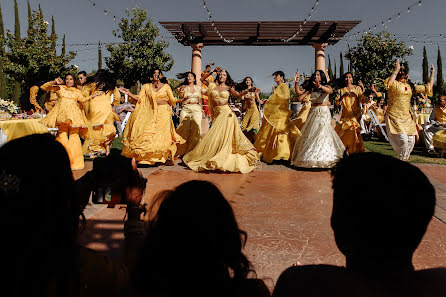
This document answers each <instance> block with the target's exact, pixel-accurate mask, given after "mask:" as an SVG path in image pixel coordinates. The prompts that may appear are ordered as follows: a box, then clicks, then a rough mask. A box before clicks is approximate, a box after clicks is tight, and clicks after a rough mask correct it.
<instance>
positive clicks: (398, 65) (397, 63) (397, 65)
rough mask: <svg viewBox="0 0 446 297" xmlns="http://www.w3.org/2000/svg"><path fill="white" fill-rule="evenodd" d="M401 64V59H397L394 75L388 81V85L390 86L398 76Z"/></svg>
mask: <svg viewBox="0 0 446 297" xmlns="http://www.w3.org/2000/svg"><path fill="white" fill-rule="evenodd" d="M400 69H401V65H400V60H398V59H397V60H396V62H395V70H394V71H393V72H392V75H391V76H390V78H389V80H388V81H387V87H390V86H391V85H393V83H394V82H395V79H396V76H397V75H398V72H400Z"/></svg>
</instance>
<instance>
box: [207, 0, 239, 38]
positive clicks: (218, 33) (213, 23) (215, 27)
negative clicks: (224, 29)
mask: <svg viewBox="0 0 446 297" xmlns="http://www.w3.org/2000/svg"><path fill="white" fill-rule="evenodd" d="M203 8H204V9H205V10H206V12H207V14H208V20H209V21H210V22H212V23H211V25H212V27H213V28H214V31H215V32H216V33H217V35H218V37H220V39H222V40H223V41H224V42H226V43H231V42H233V41H234V38H232V39H226V38H225V37H223V35H222V34H221V32H220V31H219V30H218V29H217V26H216V25H215V22H214V20H213V19H212V15H211V11H210V10H209V8H208V6H207V5H206V1H204V0H203Z"/></svg>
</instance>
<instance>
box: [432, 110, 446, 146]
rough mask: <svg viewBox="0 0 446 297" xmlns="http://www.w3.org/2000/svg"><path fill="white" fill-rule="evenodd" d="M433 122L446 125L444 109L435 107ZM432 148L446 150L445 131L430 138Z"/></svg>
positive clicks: (438, 132) (445, 111)
mask: <svg viewBox="0 0 446 297" xmlns="http://www.w3.org/2000/svg"><path fill="white" fill-rule="evenodd" d="M432 112H434V113H435V121H436V122H439V123H443V124H446V107H440V106H435V108H434V110H433V111H432ZM432 141H433V145H434V147H437V148H440V149H446V130H440V131H437V132H436V133H435V134H434V136H433V137H432Z"/></svg>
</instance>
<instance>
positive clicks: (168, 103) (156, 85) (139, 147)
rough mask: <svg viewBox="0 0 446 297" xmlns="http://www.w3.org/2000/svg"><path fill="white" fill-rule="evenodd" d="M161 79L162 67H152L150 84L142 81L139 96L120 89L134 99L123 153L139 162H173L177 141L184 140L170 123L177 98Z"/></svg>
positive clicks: (171, 163) (125, 134) (182, 141)
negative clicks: (133, 109)
mask: <svg viewBox="0 0 446 297" xmlns="http://www.w3.org/2000/svg"><path fill="white" fill-rule="evenodd" d="M161 78H162V72H161V70H159V69H155V70H154V71H153V74H152V83H148V84H144V85H143V86H142V88H141V91H140V92H139V94H138V96H135V95H133V94H132V93H131V92H130V91H129V90H127V89H124V88H120V89H119V90H120V91H121V92H122V93H124V94H127V95H128V96H129V98H130V99H131V100H133V101H137V103H136V106H135V111H134V112H133V113H132V115H131V116H130V118H129V121H128V123H127V126H126V127H125V131H124V138H123V141H122V142H123V144H124V147H123V149H122V155H123V156H125V157H128V158H135V160H136V161H137V162H138V164H146V165H154V164H155V163H166V165H173V161H174V156H175V154H176V151H177V144H178V143H184V142H185V140H184V139H183V138H182V137H181V136H180V135H178V134H177V133H176V132H175V127H174V125H173V122H172V106H174V105H175V104H176V101H177V100H176V98H175V97H174V96H173V93H172V89H171V88H170V86H169V85H168V84H167V83H162V82H161Z"/></svg>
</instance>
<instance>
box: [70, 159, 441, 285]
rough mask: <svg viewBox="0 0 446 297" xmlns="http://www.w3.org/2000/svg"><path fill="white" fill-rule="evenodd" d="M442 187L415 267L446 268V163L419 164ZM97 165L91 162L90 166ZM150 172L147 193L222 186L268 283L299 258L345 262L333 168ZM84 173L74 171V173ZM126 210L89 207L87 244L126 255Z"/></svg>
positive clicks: (249, 251)
mask: <svg viewBox="0 0 446 297" xmlns="http://www.w3.org/2000/svg"><path fill="white" fill-rule="evenodd" d="M417 166H418V167H419V168H420V169H421V170H422V171H423V172H424V173H425V174H426V175H427V176H428V177H429V179H430V180H431V182H432V184H433V185H434V186H435V189H436V193H437V207H436V213H435V218H433V220H432V221H431V223H430V225H429V228H428V230H427V233H426V236H425V237H424V239H423V241H422V243H421V244H420V246H419V248H418V249H417V251H416V253H415V255H414V258H413V260H414V264H415V266H416V268H418V269H421V268H428V267H436V266H446V249H445V245H446V224H445V223H446V166H440V165H424V164H422V165H417ZM90 168H91V163H90V164H88V163H87V166H86V170H88V169H90ZM140 170H141V171H142V173H143V174H144V175H145V176H147V177H148V183H147V189H146V196H145V199H146V200H147V201H149V200H150V199H151V198H152V197H153V195H154V194H156V193H158V192H159V191H161V190H164V189H171V188H173V187H175V186H177V185H179V184H181V183H183V182H185V181H188V180H192V179H200V180H208V181H211V182H213V183H215V184H217V185H218V186H219V188H220V189H221V190H222V192H223V193H224V195H225V197H226V198H227V199H228V200H229V201H230V203H231V205H232V206H233V208H234V211H235V214H236V217H237V220H238V222H239V224H240V226H241V228H242V229H244V230H245V231H247V233H248V243H247V246H246V248H245V253H246V255H247V256H248V258H249V259H250V260H251V261H252V263H253V264H254V267H255V270H256V272H257V275H258V277H259V278H262V279H264V280H265V282H266V283H267V284H268V286H269V287H270V288H272V287H273V286H274V283H275V282H276V280H277V278H278V276H279V275H280V273H281V272H282V271H283V270H284V269H285V268H287V267H289V266H290V265H293V264H297V265H299V264H318V263H327V264H335V265H344V264H345V261H344V257H343V256H342V254H341V253H340V252H339V251H338V249H337V247H336V244H335V241H334V238H333V232H332V230H331V228H330V214H331V207H332V189H331V178H330V174H329V172H328V171H297V170H294V169H292V168H289V167H287V166H284V165H267V164H265V163H261V164H260V166H259V167H258V169H257V170H256V171H254V172H252V173H250V174H222V173H220V174H219V173H195V172H192V171H190V170H188V169H187V168H185V167H183V166H181V165H180V164H178V162H176V164H175V166H171V167H169V166H159V167H149V168H143V169H140ZM84 172H85V170H84V171H79V172H75V177H76V178H78V177H80V176H82V174H83V173H84ZM124 216H125V209H124V208H122V207H120V206H116V207H115V208H107V207H105V206H103V205H90V206H89V207H88V208H87V210H86V217H87V218H88V221H87V228H86V230H85V231H84V233H83V234H82V238H81V243H82V244H85V245H87V246H88V247H90V248H93V249H96V250H98V251H101V252H103V253H105V254H108V255H110V256H111V257H112V258H114V259H115V260H117V261H119V260H120V254H121V249H122V247H123V240H124V236H123V220H124Z"/></svg>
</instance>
